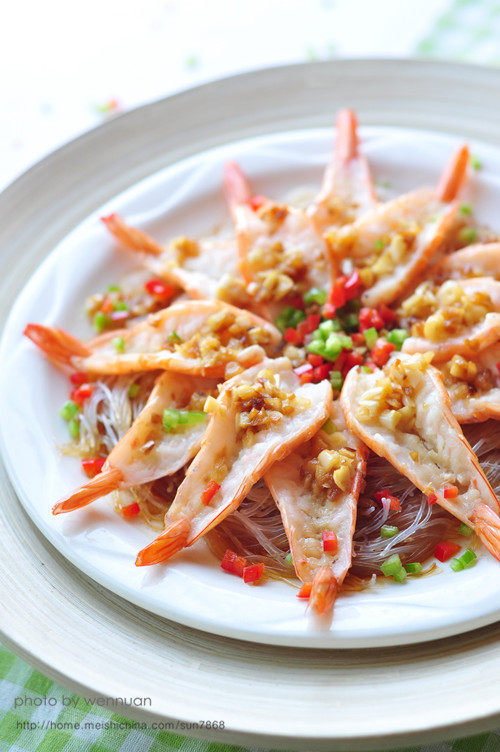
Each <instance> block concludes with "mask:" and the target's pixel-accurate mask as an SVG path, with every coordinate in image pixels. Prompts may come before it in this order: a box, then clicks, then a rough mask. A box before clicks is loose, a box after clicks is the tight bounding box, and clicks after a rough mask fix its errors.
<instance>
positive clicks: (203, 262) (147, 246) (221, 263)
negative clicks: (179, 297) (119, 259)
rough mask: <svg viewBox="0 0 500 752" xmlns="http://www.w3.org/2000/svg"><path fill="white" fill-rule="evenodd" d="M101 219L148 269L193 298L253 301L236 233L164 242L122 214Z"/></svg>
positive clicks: (237, 302) (240, 304)
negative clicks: (241, 267) (241, 265)
mask: <svg viewBox="0 0 500 752" xmlns="http://www.w3.org/2000/svg"><path fill="white" fill-rule="evenodd" d="M101 219H102V221H103V222H104V224H105V225H106V227H107V228H108V230H109V231H110V232H111V233H112V235H114V237H115V238H116V239H117V240H118V241H119V242H120V243H122V244H123V245H124V246H125V247H126V248H128V249H130V250H133V251H136V252H138V253H139V254H141V257H142V261H143V263H144V265H145V266H146V267H147V268H148V269H150V270H151V271H152V272H153V273H154V274H155V275H157V276H158V277H161V278H162V279H164V280H166V281H167V282H170V283H172V284H175V285H178V286H179V287H181V288H182V289H183V290H185V291H186V292H187V294H188V295H189V296H190V297H191V298H198V299H208V300H224V301H225V302H226V303H233V304H235V305H239V306H240V307H244V304H245V302H248V303H250V298H249V296H248V295H247V293H246V291H245V283H244V280H243V278H242V277H241V275H240V273H239V269H238V249H237V245H236V240H235V238H234V237H211V238H210V237H207V238H200V239H194V238H188V237H178V238H174V239H173V240H172V241H171V242H170V243H168V244H167V245H166V246H162V245H160V244H159V243H157V242H156V241H155V240H154V239H153V238H151V237H150V236H149V235H147V234H146V233H145V232H143V231H142V230H138V229H136V228H134V227H130V226H129V225H127V224H126V223H125V221H124V220H123V218H122V217H121V216H120V215H119V214H110V215H109V216H107V217H102V218H101Z"/></svg>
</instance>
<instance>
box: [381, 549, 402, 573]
mask: <svg viewBox="0 0 500 752" xmlns="http://www.w3.org/2000/svg"><path fill="white" fill-rule="evenodd" d="M402 567H403V565H402V564H401V559H400V558H399V555H398V554H393V555H392V556H389V558H388V559H386V560H385V561H384V563H383V564H382V565H381V566H380V569H381V570H382V572H383V574H385V576H386V577H392V576H393V575H394V574H395V573H396V572H399V570H400V569H402Z"/></svg>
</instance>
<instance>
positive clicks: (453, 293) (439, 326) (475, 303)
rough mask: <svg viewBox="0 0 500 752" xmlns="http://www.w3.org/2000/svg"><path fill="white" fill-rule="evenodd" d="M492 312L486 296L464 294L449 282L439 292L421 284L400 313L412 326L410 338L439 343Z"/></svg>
mask: <svg viewBox="0 0 500 752" xmlns="http://www.w3.org/2000/svg"><path fill="white" fill-rule="evenodd" d="M493 310H494V306H493V303H492V300H491V298H490V296H489V295H488V294H487V293H484V292H480V291H477V292H474V293H470V294H466V293H465V292H464V291H463V289H462V287H461V286H460V284H459V283H457V282H453V281H452V280H449V281H448V282H445V283H444V284H442V285H441V287H438V288H436V287H434V286H433V285H432V284H431V283H430V282H423V283H422V284H421V285H419V287H417V289H416V290H415V292H414V293H413V295H411V297H409V298H407V299H406V300H405V301H404V302H403V303H402V305H401V308H400V311H399V313H400V315H401V316H402V317H403V318H404V319H406V320H407V322H408V323H409V324H411V333H412V336H414V337H425V338H426V339H428V340H430V341H431V342H440V341H444V340H446V339H447V338H448V337H453V336H456V335H458V334H460V333H461V332H462V331H463V330H465V329H467V328H468V327H471V326H474V324H477V323H479V322H480V321H482V320H483V319H484V317H485V316H486V314H487V313H489V312H490V311H493Z"/></svg>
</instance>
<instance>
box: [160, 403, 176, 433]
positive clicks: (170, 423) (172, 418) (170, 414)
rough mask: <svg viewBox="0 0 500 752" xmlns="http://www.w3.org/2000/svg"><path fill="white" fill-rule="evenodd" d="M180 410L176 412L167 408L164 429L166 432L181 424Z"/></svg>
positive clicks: (164, 414)
mask: <svg viewBox="0 0 500 752" xmlns="http://www.w3.org/2000/svg"><path fill="white" fill-rule="evenodd" d="M179 412H180V411H179V410H174V409H173V408H171V407H166V408H165V409H164V411H163V420H162V422H163V428H164V429H165V431H170V429H171V428H175V427H176V426H177V425H178V424H179Z"/></svg>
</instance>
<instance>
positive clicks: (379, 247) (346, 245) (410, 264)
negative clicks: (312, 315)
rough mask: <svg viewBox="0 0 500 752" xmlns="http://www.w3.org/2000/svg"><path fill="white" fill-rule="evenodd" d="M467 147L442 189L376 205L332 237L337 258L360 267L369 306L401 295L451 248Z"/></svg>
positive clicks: (457, 157)
mask: <svg viewBox="0 0 500 752" xmlns="http://www.w3.org/2000/svg"><path fill="white" fill-rule="evenodd" d="M468 154H469V152H468V149H467V147H466V146H463V147H462V148H461V149H459V151H458V152H456V153H455V154H454V155H453V157H452V160H451V162H450V164H449V165H448V166H447V167H446V169H445V171H444V172H443V175H442V176H441V179H440V181H439V183H438V186H437V188H421V189H419V190H416V191H413V192H412V193H407V194H405V195H404V196H400V197H398V198H396V199H394V200H392V201H388V202H387V203H385V204H381V205H380V206H377V207H375V208H374V209H372V210H371V211H369V212H368V213H366V214H365V215H363V216H362V217H360V218H359V219H358V220H357V221H356V222H354V223H353V224H351V225H349V226H347V227H344V228H340V229H338V230H336V229H334V230H332V231H330V232H329V233H327V234H326V236H325V237H326V238H327V241H328V243H329V245H330V247H331V251H332V254H333V255H334V256H336V257H337V258H338V262H339V263H340V262H341V260H342V259H345V258H348V259H351V260H352V263H353V264H354V265H355V266H356V267H357V268H358V270H359V272H360V275H361V278H362V281H363V284H364V286H365V288H366V290H365V292H364V293H363V295H362V297H361V300H362V303H363V305H365V306H370V307H374V306H377V305H379V304H381V303H392V302H393V301H394V300H397V299H398V298H399V297H401V296H402V295H403V294H404V293H405V292H406V291H407V290H408V289H409V288H411V287H412V285H413V284H414V281H415V280H416V279H418V278H419V276H420V275H421V274H422V273H423V272H424V271H425V269H426V267H427V266H428V264H429V262H430V261H431V260H432V259H433V258H434V257H435V256H436V254H438V253H439V252H440V251H441V250H442V249H443V247H444V246H445V244H446V242H447V240H448V238H449V236H450V234H451V233H452V231H453V229H454V228H455V226H456V223H457V216H458V211H459V206H458V203H457V202H456V201H454V199H455V197H456V195H457V193H458V192H459V190H460V188H461V186H462V184H463V182H464V180H465V175H466V170H467V162H468Z"/></svg>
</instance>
